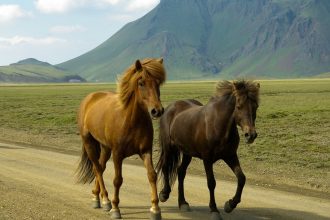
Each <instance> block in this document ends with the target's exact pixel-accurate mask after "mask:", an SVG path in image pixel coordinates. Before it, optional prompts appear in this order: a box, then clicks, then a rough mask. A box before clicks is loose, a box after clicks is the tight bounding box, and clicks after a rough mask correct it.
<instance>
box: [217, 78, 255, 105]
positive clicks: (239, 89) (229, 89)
mask: <svg viewBox="0 0 330 220" xmlns="http://www.w3.org/2000/svg"><path fill="white" fill-rule="evenodd" d="M259 87H260V86H259V83H257V82H253V81H250V80H237V81H233V82H230V81H227V80H224V81H220V82H218V83H217V85H216V91H215V95H216V96H218V97H229V96H232V95H234V96H239V97H246V98H249V99H251V100H253V101H255V102H256V103H257V104H259Z"/></svg>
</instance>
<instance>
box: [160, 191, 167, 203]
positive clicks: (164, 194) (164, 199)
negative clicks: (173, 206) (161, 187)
mask: <svg viewBox="0 0 330 220" xmlns="http://www.w3.org/2000/svg"><path fill="white" fill-rule="evenodd" d="M169 196H170V195H169V194H166V193H163V192H160V193H159V200H160V201H161V202H166V201H167V200H168V197H169Z"/></svg>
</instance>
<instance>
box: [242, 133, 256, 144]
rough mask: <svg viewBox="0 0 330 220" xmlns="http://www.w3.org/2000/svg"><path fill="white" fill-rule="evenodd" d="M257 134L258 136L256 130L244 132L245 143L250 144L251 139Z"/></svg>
mask: <svg viewBox="0 0 330 220" xmlns="http://www.w3.org/2000/svg"><path fill="white" fill-rule="evenodd" d="M257 136H258V134H257V132H250V133H248V132H247V133H245V134H244V137H245V140H246V143H248V144H252V143H253V141H254V140H255V139H256V138H257Z"/></svg>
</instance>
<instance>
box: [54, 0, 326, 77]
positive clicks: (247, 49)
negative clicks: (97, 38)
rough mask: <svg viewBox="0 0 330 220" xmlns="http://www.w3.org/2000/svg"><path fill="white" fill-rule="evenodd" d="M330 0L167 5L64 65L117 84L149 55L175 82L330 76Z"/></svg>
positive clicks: (206, 0)
mask: <svg viewBox="0 0 330 220" xmlns="http://www.w3.org/2000/svg"><path fill="white" fill-rule="evenodd" d="M329 39H330V1H329V0H161V2H160V3H159V5H158V6H157V7H156V8H154V9H153V10H152V11H150V12H149V13H148V14H146V15H145V16H143V17H142V18H140V19H138V20H136V21H134V22H131V23H129V24H127V25H125V26H124V27H123V28H122V29H121V30H119V31H118V32H117V33H116V34H114V35H113V36H112V37H110V38H109V39H108V40H106V41H105V42H104V43H102V44H101V45H100V46H98V47H96V48H95V49H93V50H91V51H89V52H87V53H85V54H83V55H81V56H79V57H77V58H74V59H72V60H69V61H67V62H64V63H61V64H59V65H58V67H60V68H63V69H66V70H68V71H70V72H75V73H77V74H79V75H80V76H82V77H84V78H86V79H87V80H91V81H113V80H115V79H116V76H117V74H120V73H121V72H122V71H124V69H125V68H127V67H128V66H129V65H130V64H132V63H133V62H134V61H135V59H137V58H143V57H160V56H162V57H164V59H165V65H166V68H167V71H168V78H169V79H205V78H217V79H218V78H235V77H240V76H249V77H258V78H260V77H261V78H262V77H264V78H288V77H310V76H313V75H318V74H320V73H323V72H329V71H330V40H329Z"/></svg>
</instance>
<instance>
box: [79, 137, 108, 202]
mask: <svg viewBox="0 0 330 220" xmlns="http://www.w3.org/2000/svg"><path fill="white" fill-rule="evenodd" d="M83 142H84V147H85V150H86V153H87V155H88V158H89V159H90V160H91V161H92V164H93V171H94V174H95V177H96V180H97V183H95V187H96V188H98V187H97V185H99V188H100V191H99V192H98V191H97V190H96V191H95V193H94V190H93V194H94V197H95V200H97V198H98V196H99V193H101V197H102V199H103V203H106V202H107V201H109V198H108V192H107V190H106V188H105V185H104V181H103V171H104V169H103V168H102V166H101V164H100V163H99V156H100V155H99V153H98V152H97V149H98V148H99V147H100V146H99V143H98V142H97V141H96V140H95V139H94V138H93V137H91V136H90V135H89V136H88V137H84V138H83Z"/></svg>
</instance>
